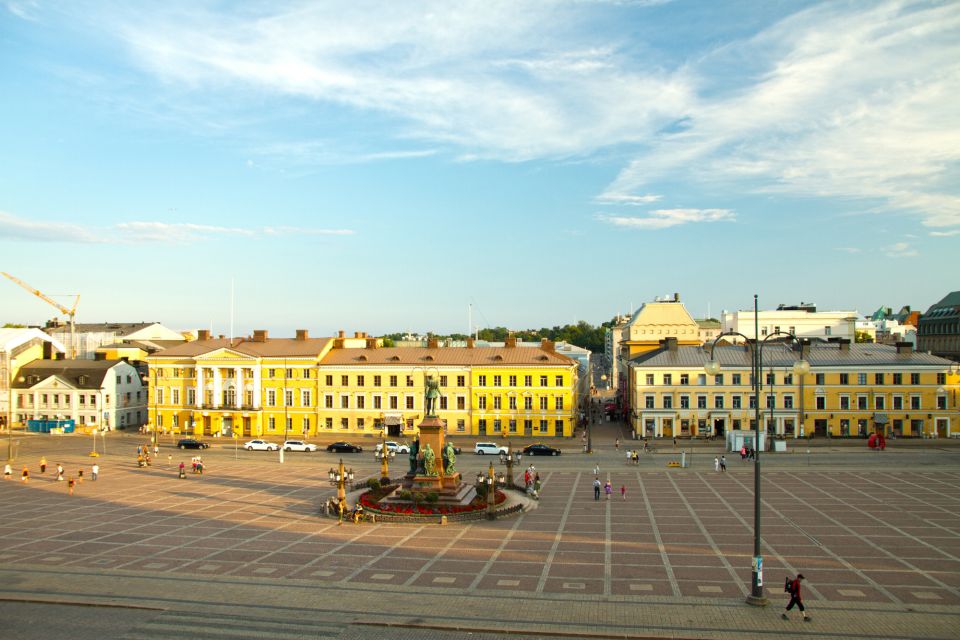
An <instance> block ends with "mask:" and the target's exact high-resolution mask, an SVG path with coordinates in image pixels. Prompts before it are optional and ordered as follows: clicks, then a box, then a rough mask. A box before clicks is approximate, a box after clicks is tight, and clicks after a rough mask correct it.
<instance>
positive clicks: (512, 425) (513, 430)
mask: <svg viewBox="0 0 960 640" xmlns="http://www.w3.org/2000/svg"><path fill="white" fill-rule="evenodd" d="M508 424H509V425H510V433H516V432H517V421H516V420H510V421H509V423H508Z"/></svg>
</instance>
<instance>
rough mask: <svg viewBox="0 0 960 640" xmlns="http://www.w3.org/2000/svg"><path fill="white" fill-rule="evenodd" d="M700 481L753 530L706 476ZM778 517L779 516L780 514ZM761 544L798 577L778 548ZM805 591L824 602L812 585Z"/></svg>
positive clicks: (744, 589)
mask: <svg viewBox="0 0 960 640" xmlns="http://www.w3.org/2000/svg"><path fill="white" fill-rule="evenodd" d="M724 475H725V474H724ZM700 480H701V482H703V484H704V485H706V486H707V487H708V488H709V489H710V490H711V491H712V492H713V495H714V496H715V497H716V499H717V500H719V501H720V502H721V503H723V505H724V506H725V507H726V508H727V509H728V510H729V511H730V513H732V514H733V515H734V517H736V518H737V520H739V521H740V523H741V524H742V525H743V526H745V527H747V528H748V529H752V528H753V523H752V522H748V521H747V519H746V518H745V517H743V515H742V514H741V513H740V512H739V511H737V510H736V509H735V508H734V507H733V505H731V504H730V503H729V502H728V501H727V499H726V498H725V497H724V496H723V494H722V493H720V492H719V491H717V488H716V487H714V486H713V485H712V484H710V483H709V482H707V478H706V476H704V475H702V474H701V475H700ZM741 486H742V485H741ZM778 515H779V514H778ZM761 543H762V545H763V548H765V549H766V550H767V551H769V552H770V555H771V556H773V557H775V558H776V559H777V560H778V561H779V562H780V563H781V564H782V565H783V566H784V567H786V568H787V569H789V570H790V573H791V574H793V575H796V574H797V573H798V571H797V568H796V567H795V566H793V565H792V564H791V563H790V562H789V561H788V560H787V559H786V558H785V557H783V555H781V554H780V552H779V551H777V549H776V547H774V546H773V545H772V544H770V543H769V542H767V541H761ZM751 580H752V578H751ZM737 582H742V581H741V580H738V581H737ZM746 588H747V587H746V584H744V585H743V587H742V589H743V592H744V593H746ZM804 589H806V590H808V591H809V592H810V593H811V594H812V595H813V596H814V597H815V598H816V599H818V600H822V599H823V594H821V593H820V592H819V591H817V588H816V587H814V586H812V585H804Z"/></svg>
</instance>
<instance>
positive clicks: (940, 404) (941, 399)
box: [937, 396, 947, 411]
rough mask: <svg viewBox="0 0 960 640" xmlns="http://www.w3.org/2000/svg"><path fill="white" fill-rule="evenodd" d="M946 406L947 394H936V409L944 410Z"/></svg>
mask: <svg viewBox="0 0 960 640" xmlns="http://www.w3.org/2000/svg"><path fill="white" fill-rule="evenodd" d="M946 408H947V396H937V409H939V410H940V411H945V410H946Z"/></svg>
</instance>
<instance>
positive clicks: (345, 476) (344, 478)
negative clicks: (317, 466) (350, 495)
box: [327, 458, 353, 504]
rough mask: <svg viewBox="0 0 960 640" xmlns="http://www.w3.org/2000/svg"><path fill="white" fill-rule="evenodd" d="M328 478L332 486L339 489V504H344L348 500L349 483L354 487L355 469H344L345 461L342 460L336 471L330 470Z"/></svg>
mask: <svg viewBox="0 0 960 640" xmlns="http://www.w3.org/2000/svg"><path fill="white" fill-rule="evenodd" d="M327 477H328V478H329V480H330V485H331V486H335V487H336V488H337V502H338V503H339V504H344V503H345V502H346V500H347V482H349V483H350V484H351V487H352V485H353V469H344V468H343V459H342V458H341V460H340V464H339V466H338V467H337V468H336V469H334V468H333V467H331V468H330V471H328V472H327Z"/></svg>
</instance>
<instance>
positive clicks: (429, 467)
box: [423, 442, 437, 476]
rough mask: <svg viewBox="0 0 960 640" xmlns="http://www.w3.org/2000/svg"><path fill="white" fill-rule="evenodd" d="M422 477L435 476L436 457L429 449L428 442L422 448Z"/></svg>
mask: <svg viewBox="0 0 960 640" xmlns="http://www.w3.org/2000/svg"><path fill="white" fill-rule="evenodd" d="M423 475H425V476H435V475H437V457H436V455H435V454H434V453H433V449H432V448H430V443H429V442H428V443H427V444H425V445H424V446H423Z"/></svg>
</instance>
